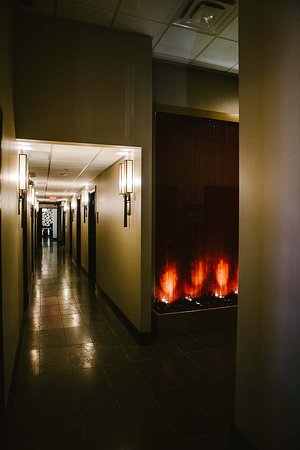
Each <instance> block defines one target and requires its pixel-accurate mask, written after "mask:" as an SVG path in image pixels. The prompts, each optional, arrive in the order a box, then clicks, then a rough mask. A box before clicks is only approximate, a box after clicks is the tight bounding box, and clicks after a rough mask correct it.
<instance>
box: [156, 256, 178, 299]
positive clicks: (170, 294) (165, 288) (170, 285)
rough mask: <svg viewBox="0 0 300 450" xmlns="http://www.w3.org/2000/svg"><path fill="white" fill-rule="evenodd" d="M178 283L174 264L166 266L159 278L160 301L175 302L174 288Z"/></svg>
mask: <svg viewBox="0 0 300 450" xmlns="http://www.w3.org/2000/svg"><path fill="white" fill-rule="evenodd" d="M177 283H178V272H177V268H176V265H175V264H171V265H166V266H165V268H164V272H163V274H162V276H161V277H160V287H161V291H162V292H161V295H160V297H161V298H160V299H161V300H164V301H168V302H172V301H174V300H176V286H177Z"/></svg>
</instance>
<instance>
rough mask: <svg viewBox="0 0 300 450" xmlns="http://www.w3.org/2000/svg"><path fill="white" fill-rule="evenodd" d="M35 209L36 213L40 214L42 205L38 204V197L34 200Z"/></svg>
mask: <svg viewBox="0 0 300 450" xmlns="http://www.w3.org/2000/svg"><path fill="white" fill-rule="evenodd" d="M34 208H35V210H36V212H38V211H39V209H40V205H39V202H38V199H37V197H36V196H35V199H34Z"/></svg>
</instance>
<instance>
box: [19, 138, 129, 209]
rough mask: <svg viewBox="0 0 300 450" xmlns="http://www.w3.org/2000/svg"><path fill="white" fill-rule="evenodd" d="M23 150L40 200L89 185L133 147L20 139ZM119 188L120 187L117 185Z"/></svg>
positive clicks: (59, 197)
mask: <svg viewBox="0 0 300 450" xmlns="http://www.w3.org/2000/svg"><path fill="white" fill-rule="evenodd" d="M18 147H19V150H20V152H22V153H25V154H27V157H28V165H29V178H30V180H32V181H33V182H34V183H35V190H36V192H37V197H38V199H39V201H43V200H49V197H52V196H54V197H56V198H57V200H63V199H65V198H67V197H70V196H72V195H74V194H76V192H78V191H80V190H81V189H82V187H83V186H86V185H89V187H90V188H91V187H92V185H91V182H92V180H93V179H94V178H96V177H97V176H98V175H99V173H101V172H103V171H104V170H105V169H106V168H107V167H109V166H110V165H112V164H114V163H115V162H116V161H118V160H119V159H121V158H122V157H124V156H126V155H130V153H131V151H132V150H133V148H132V149H131V148H128V147H117V146H116V147H114V146H111V147H108V146H105V147H102V146H90V145H74V144H72V145H65V144H58V143H40V142H36V141H24V140H18ZM116 189H118V187H116Z"/></svg>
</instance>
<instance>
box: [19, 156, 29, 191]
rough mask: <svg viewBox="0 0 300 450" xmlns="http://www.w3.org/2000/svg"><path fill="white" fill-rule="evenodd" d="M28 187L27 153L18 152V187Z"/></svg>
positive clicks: (24, 189)
mask: <svg viewBox="0 0 300 450" xmlns="http://www.w3.org/2000/svg"><path fill="white" fill-rule="evenodd" d="M27 187H28V166H27V155H23V154H22V153H20V154H19V189H20V191H26V190H27Z"/></svg>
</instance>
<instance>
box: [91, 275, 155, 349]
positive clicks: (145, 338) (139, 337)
mask: <svg viewBox="0 0 300 450" xmlns="http://www.w3.org/2000/svg"><path fill="white" fill-rule="evenodd" d="M95 290H96V294H97V295H99V298H100V297H101V299H103V300H104V301H105V302H106V303H107V305H108V306H109V307H110V308H111V310H112V311H113V312H114V313H115V314H116V316H117V317H118V319H120V321H121V322H122V323H123V325H124V326H125V327H126V329H127V330H128V331H129V333H130V334H131V335H132V337H133V338H134V339H135V340H136V342H137V343H138V344H140V345H147V344H150V343H151V342H152V341H153V334H152V332H148V333H141V332H140V331H139V330H138V329H137V328H136V327H135V325H134V324H133V323H132V322H131V321H130V320H129V319H128V317H127V316H126V315H125V314H124V313H123V311H122V310H121V309H120V308H119V307H118V306H117V305H116V304H115V302H114V301H113V300H112V299H111V298H110V297H109V296H108V295H107V294H106V292H104V291H103V289H101V287H100V286H98V285H97V283H95Z"/></svg>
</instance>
